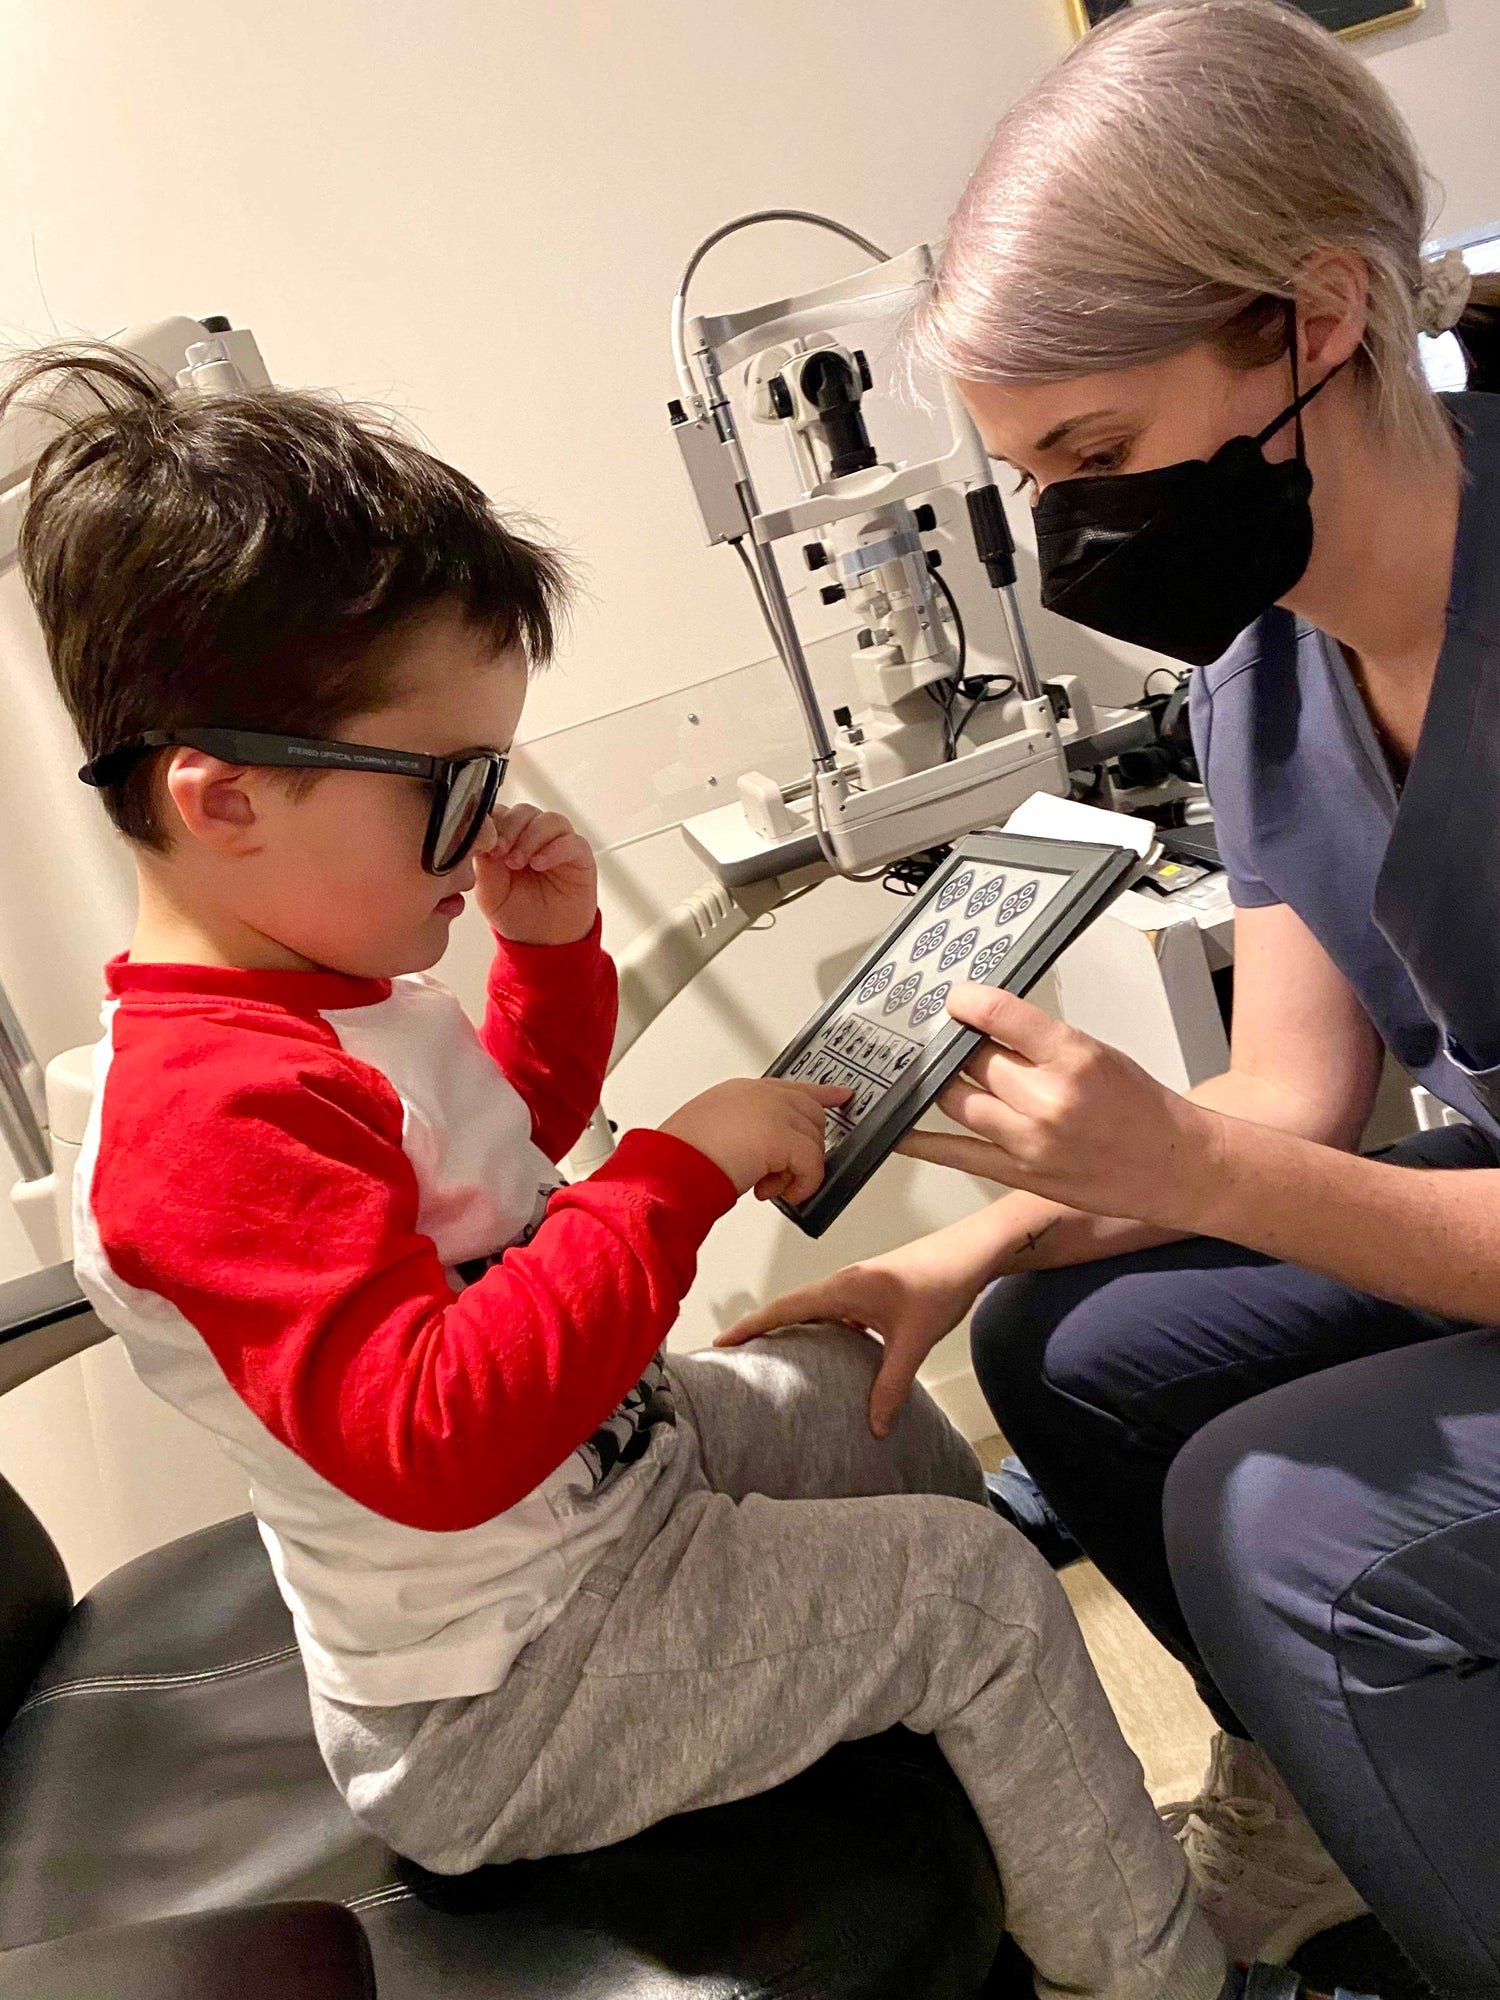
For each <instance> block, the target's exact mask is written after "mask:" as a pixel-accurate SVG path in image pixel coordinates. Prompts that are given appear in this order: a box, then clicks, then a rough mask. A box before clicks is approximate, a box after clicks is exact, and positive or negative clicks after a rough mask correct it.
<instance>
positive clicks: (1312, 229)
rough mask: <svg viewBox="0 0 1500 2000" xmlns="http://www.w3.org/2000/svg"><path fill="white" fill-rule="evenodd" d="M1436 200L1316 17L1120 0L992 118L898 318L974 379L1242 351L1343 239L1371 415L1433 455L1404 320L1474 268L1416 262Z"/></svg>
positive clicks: (1385, 102)
mask: <svg viewBox="0 0 1500 2000" xmlns="http://www.w3.org/2000/svg"><path fill="white" fill-rule="evenodd" d="M1426 211H1427V200H1426V184H1425V179H1424V174H1423V170H1422V165H1421V162H1420V161H1419V159H1418V158H1417V154H1416V150H1415V148H1414V146H1413V144H1412V141H1411V137H1410V135H1409V134H1408V132H1407V130H1406V127H1405V126H1404V125H1403V123H1402V121H1401V118H1400V116H1399V115H1398V113H1397V111H1396V109H1395V106H1394V105H1393V104H1392V103H1391V100H1390V99H1389V97H1388V96H1387V95H1386V93H1385V91H1384V90H1382V89H1381V87H1380V85H1379V84H1378V83H1376V81H1375V80H1374V78H1373V77H1372V76H1371V75H1370V74H1369V72H1368V71H1367V70H1366V69H1365V68H1364V66H1363V65H1362V64H1361V63H1360V62H1359V61H1358V59H1357V58H1356V57H1355V56H1353V55H1352V54H1351V53H1350V52H1349V50H1348V49H1347V48H1346V47H1345V46H1344V45H1343V44H1342V43H1341V42H1339V41H1337V40H1335V38H1334V37H1333V36H1332V35H1330V34H1329V33H1327V32H1326V31H1325V30H1324V29H1322V28H1320V27H1318V26H1316V25H1315V24H1314V23H1313V22H1312V21H1310V20H1308V19H1306V18H1305V17H1304V16H1301V15H1299V14H1295V13H1293V12H1291V11H1290V9H1289V8H1286V7H1283V6H1280V5H1277V4H1274V0H1190V4H1183V0H1167V3H1166V4H1163V5H1159V6H1150V7H1143V8H1141V7H1137V8H1128V9H1126V10H1125V11H1124V12H1122V13H1120V14H1118V15H1115V16H1113V17H1112V18H1111V19H1110V20H1109V21H1107V22H1106V23H1105V24H1104V25H1103V26H1102V27H1099V28H1097V29H1095V30H1094V32H1093V33H1092V34H1090V35H1088V36H1086V37H1085V38H1084V39H1083V41H1081V42H1080V43H1079V44H1078V46H1077V47H1076V48H1075V49H1073V50H1072V51H1071V52H1070V53H1069V54H1068V55H1067V56H1066V57H1065V58H1064V59H1063V61H1062V62H1060V63H1059V64H1058V65H1057V66H1056V68H1055V69H1053V70H1052V71H1050V73H1049V74H1048V75H1046V76H1045V77H1043V78H1042V79H1041V81H1040V82H1039V83H1037V84H1036V85H1035V86H1034V87H1033V88H1032V89H1031V90H1030V91H1028V92H1027V94H1026V95H1025V96H1024V97H1023V98H1022V99H1021V100H1020V102H1019V103H1018V104H1016V105H1015V107H1014V108H1013V109H1012V110H1011V111H1009V112H1008V113H1007V114H1006V116H1005V117H1004V118H1003V119H1002V120H1001V122H1000V125H999V127H998V128H997V130H996V132H995V135H994V137H993V138H992V139H991V141H990V144H989V146H988V148H987V149H986V151H985V154H984V157H983V159H981V161H980V163H979V165H978V167H977V168H976V169H975V171H974V173H973V175H972V176H971V177H970V180H969V184H968V186H967V188H966V189H965V191H964V194H963V198H962V200H961V201H960V202H959V205H958V208H957V210H956V212H955V213H954V216H953V219H952V222H951V224H950V228H949V236H948V240H947V243H946V245H945V246H944V248H943V251H942V254H941V257H940V259H939V262H938V267H937V271H936V274H935V276H934V279H933V283H932V287H931V290H930V292H929V294H928V296H927V297H926V299H925V300H924V302H923V303H922V305H921V306H920V307H919V308H918V310H917V312H916V314H915V316H914V318H913V320H912V323H911V325H910V327H909V329H908V338H909V341H910V345H911V349H912V351H913V354H914V356H915V357H916V358H918V359H920V360H922V361H926V362H927V363H929V364H931V365H933V366H935V367H937V368H939V369H942V370H944V371H946V372H947V373H949V374H952V375H955V376H957V377H959V378H960V379H964V380H970V381H999V382H1034V381H1048V380H1052V381H1055V380H1059V379H1063V378H1067V377H1072V376H1079V375H1088V374H1093V373H1095V372H1097V371H1100V370H1105V369H1113V368H1123V367H1129V366H1131V365H1133V364H1135V363H1137V362H1144V361H1153V360H1158V359H1160V358H1161V357H1162V356H1164V355H1168V354H1172V353H1175V352H1177V351H1179V350H1181V349H1182V348H1185V347H1188V346H1191V345H1192V344H1193V343H1194V342H1196V341H1200V340H1212V341H1214V342H1216V343H1217V344H1219V345H1220V346H1221V347H1223V348H1224V349H1225V350H1226V351H1227V352H1228V354H1229V355H1230V357H1231V359H1233V360H1234V361H1235V362H1236V363H1237V364H1239V365H1243V366H1253V365H1256V364H1257V363H1259V362H1263V361H1269V360H1272V359H1274V358H1275V357H1276V356H1277V355H1278V354H1280V353H1281V352H1283V351H1284V348H1285V341H1286V311H1285V301H1287V300H1288V299H1291V298H1293V297H1294V296H1297V297H1299V298H1300V299H1302V300H1303V301H1304V302H1311V301H1310V299H1309V294H1308V291H1307V289H1306V287H1307V283H1308V278H1307V273H1306V272H1305V271H1304V270H1303V266H1304V262H1305V260H1306V259H1307V258H1308V256H1309V255H1310V253H1312V252H1313V251H1316V250H1318V249H1321V248H1341V249H1345V250H1352V251H1356V252H1357V253H1358V254H1359V255H1360V256H1361V257H1362V258H1363V259H1364V260H1365V263H1366V264H1367V265H1368V267H1369V272H1370V291H1369V323H1368V326H1367V328H1366V331H1365V337H1364V342H1363V345H1362V348H1361V350H1360V352H1359V354H1358V356H1357V357H1356V363H1355V366H1356V370H1357V374H1358V379H1359V381H1360V383H1361V385H1362V387H1363V390H1364V393H1365V396H1366V399H1367V407H1368V409H1369V412H1370V415H1371V418H1372V420H1373V422H1374V423H1375V425H1376V426H1377V428H1378V429H1379V431H1380V432H1381V433H1382V434H1383V435H1384V436H1387V437H1389V438H1390V439H1392V440H1393V441H1399V442H1400V443H1402V444H1404V445H1406V446H1408V447H1409V448H1411V449H1412V450H1413V451H1414V452H1415V453H1416V454H1418V455H1421V456H1436V455H1438V454H1440V453H1442V452H1444V451H1446V450H1448V449H1451V447H1450V445H1449V442H1448V440H1449V430H1448V426H1447V424H1446V422H1445V420H1444V417H1443V414H1442V410H1441V406H1440V405H1439V404H1438V402H1437V401H1436V399H1435V397H1434V396H1433V394H1432V392H1431V391H1430V390H1429V388H1428V387H1427V384H1426V382H1425V380H1424V378H1423V376H1422V374H1421V370H1420V367H1419V363H1418V356H1417V333H1418V331H1419V328H1420V329H1421V330H1424V331H1433V330H1435V329H1436V327H1437V325H1438V324H1439V323H1451V322H1452V317H1453V315H1454V314H1455V313H1456V312H1457V310H1458V308H1459V306H1460V305H1461V304H1462V298H1463V291H1464V290H1465V289H1466V280H1465V279H1464V278H1463V274H1462V272H1461V270H1459V271H1458V272H1457V275H1456V279H1455V264H1454V262H1453V261H1452V260H1450V261H1449V262H1448V263H1447V264H1446V265H1445V266H1444V265H1436V266H1435V265H1432V264H1426V263H1424V262H1423V259H1422V249H1421V246H1422V238H1423V233H1424V227H1425V222H1426ZM1299 273H1300V274H1301V276H1300V282H1299ZM1455 282H1456V283H1457V285H1458V287H1459V293H1458V296H1457V297H1455V296H1454V289H1455ZM1485 289H1486V290H1487V289H1488V288H1485ZM1478 303H1479V300H1478V299H1476V305H1477V304H1478ZM1445 315H1446V318H1445ZM1462 331H1463V329H1462V328H1460V332H1461V333H1462Z"/></svg>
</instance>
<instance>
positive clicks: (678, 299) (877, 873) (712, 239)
mask: <svg viewBox="0 0 1500 2000" xmlns="http://www.w3.org/2000/svg"><path fill="white" fill-rule="evenodd" d="M763 222H803V223H806V224H808V226H809V227H811V228H813V229H826V230H828V231H829V232H830V233H831V234H832V235H834V236H841V237H843V239H844V241H845V242H846V243H852V244H853V245H854V246H855V248H856V249H857V250H862V251H863V252H864V254H865V255H866V256H867V257H873V258H874V260H875V262H876V263H877V264H884V263H888V262H889V261H890V258H889V252H887V251H885V250H882V249H881V248H880V246H879V244H877V243H872V242H871V241H870V239H869V237H868V236H861V235H860V233H859V231H858V230H857V229H851V228H850V227H849V226H848V224H847V223H843V222H838V221H835V219H834V218H833V217H832V216H831V215H820V214H819V213H818V212H817V210H816V209H809V208H757V209H752V210H750V211H749V212H748V213H747V214H745V215H737V216H735V217H734V218H733V219H732V220H731V221H729V222H725V223H722V224H721V225H720V226H719V228H717V229H715V230H713V231H711V232H710V234H709V235H707V236H705V237H704V238H703V240H702V242H701V243H699V245H698V247H697V248H696V249H695V250H694V252H693V254H692V256H691V257H689V258H688V260H687V264H686V266H685V267H684V269H683V273H682V277H681V280H680V281H679V283H678V286H677V293H676V296H675V298H674V299H673V300H672V362H673V366H674V367H675V369H676V371H677V380H678V383H679V385H680V387H681V389H682V394H683V397H684V407H685V408H686V409H688V410H689V411H691V410H692V409H693V408H694V407H699V408H701V407H702V403H703V397H702V393H701V391H700V389H699V387H698V384H697V382H695V381H694V379H693V372H692V369H691V368H690V367H689V366H688V357H687V295H688V287H689V285H691V283H692V281H693V278H694V275H695V274H696V272H697V269H698V266H699V265H700V264H701V263H702V262H703V260H704V258H705V257H706V256H707V255H708V253H709V251H710V250H712V249H713V248H714V246H715V245H716V244H718V243H722V242H723V241H724V239H725V237H726V236H733V235H734V234H735V233H736V232H737V231H738V230H741V229H749V228H752V227H754V226H755V225H757V224H759V223H763ZM731 546H732V547H733V548H734V549H735V550H736V551H737V553H738V555H739V558H740V561H741V562H742V563H743V564H744V566H745V570H746V573H747V574H748V575H749V577H750V579H751V581H752V583H753V584H754V586H755V595H756V601H757V603H758V604H759V606H760V610H761V616H762V617H763V618H764V619H765V621H766V624H767V626H768V627H769V628H770V631H771V636H772V638H773V639H775V640H776V650H777V651H778V653H780V652H782V651H783V648H782V644H781V641H780V639H779V638H777V627H776V622H775V620H774V619H773V618H772V616H771V612H770V607H769V606H768V604H767V603H766V598H765V593H764V591H763V590H762V588H761V583H760V578H759V577H758V576H757V575H756V573H755V567H754V564H753V563H752V562H751V560H750V557H749V555H748V554H747V553H746V551H745V548H744V545H743V541H742V539H741V538H739V537H736V538H735V539H734V540H733V542H732V543H731ZM813 747H814V749H815V750H816V747H817V746H816V744H814V746H813ZM821 775H823V774H822V771H821V769H820V766H819V764H818V761H817V758H816V757H814V760H813V766H812V770H811V773H810V797H811V801H812V817H813V828H814V831H815V832H816V834H817V837H818V848H819V851H820V852H821V853H822V856H823V859H824V860H825V861H826V862H827V863H828V865H829V867H830V868H831V869H832V870H833V872H834V873H835V875H841V876H842V877H843V878H844V880H845V881H846V882H874V881H877V880H879V879H880V877H881V876H883V875H884V873H885V868H884V866H882V867H880V868H875V869H869V870H867V871H865V872H864V873H862V874H861V873H856V872H854V871H853V870H851V869H848V868H846V867H844V865H843V863H842V862H841V861H840V860H839V858H838V855H837V854H836V853H835V851H834V847H833V843H832V841H831V840H830V839H829V836H828V829H827V828H826V826H825V825H824V823H823V801H822V798H821V797H820V795H819V791H818V779H819V777H820V776H821Z"/></svg>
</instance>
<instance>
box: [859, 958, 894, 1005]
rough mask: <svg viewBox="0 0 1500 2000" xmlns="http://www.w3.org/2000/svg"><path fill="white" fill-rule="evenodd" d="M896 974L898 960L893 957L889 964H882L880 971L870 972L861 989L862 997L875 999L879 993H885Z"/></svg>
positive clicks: (860, 994)
mask: <svg viewBox="0 0 1500 2000" xmlns="http://www.w3.org/2000/svg"><path fill="white" fill-rule="evenodd" d="M895 976H896V961H895V959H891V960H890V961H889V962H888V963H887V964H885V965H882V966H881V968H880V970H879V971H878V972H872V973H871V974H870V976H869V978H868V979H867V980H866V981H865V983H864V985H863V986H861V987H860V989H859V997H860V999H861V1000H873V999H874V998H875V996H876V995H877V994H879V993H884V991H885V989H886V988H887V986H889V985H890V983H891V981H892V980H893V979H894V978H895Z"/></svg>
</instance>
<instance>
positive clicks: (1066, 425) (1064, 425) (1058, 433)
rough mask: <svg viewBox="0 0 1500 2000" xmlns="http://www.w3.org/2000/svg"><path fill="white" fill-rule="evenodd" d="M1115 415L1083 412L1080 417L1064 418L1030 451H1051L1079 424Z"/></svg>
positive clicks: (1113, 412) (1112, 413)
mask: <svg viewBox="0 0 1500 2000" xmlns="http://www.w3.org/2000/svg"><path fill="white" fill-rule="evenodd" d="M1116 415H1118V412H1117V411H1115V410H1085V411H1084V412H1083V413H1082V415H1081V416H1076V417H1064V419H1063V421H1062V422H1061V423H1060V424H1054V425H1053V426H1052V428H1051V430H1050V431H1048V433H1047V435H1046V436H1045V437H1041V438H1038V439H1037V441H1036V443H1035V444H1034V445H1033V446H1032V447H1031V449H1032V450H1033V451H1034V452H1043V451H1051V450H1052V448H1053V446H1054V445H1059V444H1061V443H1062V441H1063V439H1064V438H1065V437H1067V436H1069V435H1070V433H1072V432H1073V431H1076V430H1077V429H1078V428H1079V426H1080V425H1081V424H1091V423H1093V422H1094V421H1095V420H1096V419H1097V418H1099V417H1113V416H1116Z"/></svg>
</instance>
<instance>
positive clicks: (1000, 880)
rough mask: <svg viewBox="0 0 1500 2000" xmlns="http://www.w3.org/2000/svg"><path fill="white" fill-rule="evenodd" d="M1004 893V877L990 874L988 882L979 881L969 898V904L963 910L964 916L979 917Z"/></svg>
mask: <svg viewBox="0 0 1500 2000" xmlns="http://www.w3.org/2000/svg"><path fill="white" fill-rule="evenodd" d="M1004 894H1005V877H1004V876H1003V875H992V876H991V877H990V879H989V881H988V882H981V883H980V885H979V887H978V888H977V889H976V890H975V891H974V893H973V895H972V896H971V897H970V898H969V906H968V908H967V909H966V910H965V911H964V915H965V916H966V917H981V916H983V915H984V913H985V911H986V910H987V909H988V908H989V907H990V905H991V904H992V903H998V902H999V900H1000V898H1001V897H1002V896H1003V895H1004Z"/></svg>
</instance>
